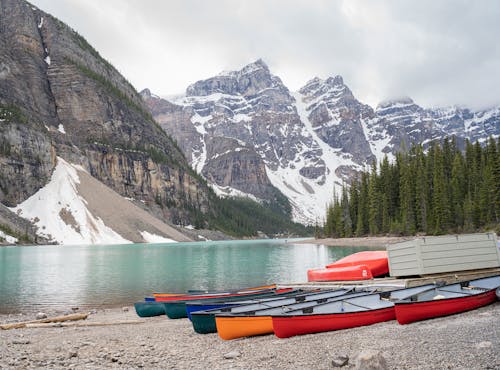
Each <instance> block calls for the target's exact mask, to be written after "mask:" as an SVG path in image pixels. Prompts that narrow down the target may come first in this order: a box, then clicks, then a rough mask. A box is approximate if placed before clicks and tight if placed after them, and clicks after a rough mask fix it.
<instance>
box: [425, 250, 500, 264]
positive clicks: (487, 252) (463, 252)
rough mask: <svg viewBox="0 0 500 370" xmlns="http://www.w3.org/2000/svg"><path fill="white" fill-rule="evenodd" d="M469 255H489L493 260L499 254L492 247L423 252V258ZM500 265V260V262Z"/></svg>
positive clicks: (464, 257) (463, 256)
mask: <svg viewBox="0 0 500 370" xmlns="http://www.w3.org/2000/svg"><path fill="white" fill-rule="evenodd" d="M469 256H488V258H490V259H491V260H493V261H495V260H497V254H496V253H495V251H492V250H491V249H490V248H482V249H478V250H476V251H473V250H470V249H466V250H457V251H441V252H432V253H422V259H423V260H424V261H426V260H433V259H439V258H449V257H457V258H462V259H467V258H468V257H469ZM499 266H500V262H499Z"/></svg>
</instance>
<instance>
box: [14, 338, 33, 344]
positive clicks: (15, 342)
mask: <svg viewBox="0 0 500 370" xmlns="http://www.w3.org/2000/svg"><path fill="white" fill-rule="evenodd" d="M30 343H31V341H30V340H28V339H14V340H13V341H12V344H30Z"/></svg>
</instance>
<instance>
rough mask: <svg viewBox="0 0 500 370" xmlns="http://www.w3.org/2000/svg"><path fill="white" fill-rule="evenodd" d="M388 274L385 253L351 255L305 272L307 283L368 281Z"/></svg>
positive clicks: (366, 252)
mask: <svg viewBox="0 0 500 370" xmlns="http://www.w3.org/2000/svg"><path fill="white" fill-rule="evenodd" d="M388 273H389V263H388V259H387V252H386V251H364V252H358V253H354V254H351V255H350V256H347V257H344V258H341V259H340V260H338V261H336V262H333V263H331V264H329V265H326V267H325V268H321V269H311V270H308V271H307V279H308V280H309V281H338V280H368V279H373V278H374V277H376V276H383V275H386V274H388Z"/></svg>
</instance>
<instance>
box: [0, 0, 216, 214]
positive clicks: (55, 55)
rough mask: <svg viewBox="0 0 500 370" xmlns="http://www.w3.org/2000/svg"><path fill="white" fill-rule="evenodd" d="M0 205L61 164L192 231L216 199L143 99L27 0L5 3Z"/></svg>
mask: <svg viewBox="0 0 500 370" xmlns="http://www.w3.org/2000/svg"><path fill="white" fill-rule="evenodd" d="M0 25H1V26H0V32H1V33H0V164H1V167H0V175H1V176H0V201H1V202H2V203H4V204H7V205H9V206H13V205H15V204H18V203H20V202H21V201H23V200H25V199H26V198H27V197H29V196H30V195H32V194H33V193H34V192H36V190H38V189H39V188H40V187H42V186H43V185H45V183H46V182H47V181H48V179H49V178H50V174H51V171H52V169H53V168H54V166H55V158H56V156H61V157H63V158H65V159H67V160H68V161H70V162H73V163H80V164H82V165H83V166H84V167H85V168H86V169H87V170H88V171H89V172H90V173H91V174H92V175H93V176H94V177H96V178H97V179H99V180H100V181H102V182H103V183H105V184H106V185H108V186H110V187H112V188H113V189H114V190H115V191H117V192H119V193H120V194H121V195H123V196H127V197H134V198H135V199H138V200H142V201H144V202H145V204H153V205H154V204H158V203H160V204H161V205H162V209H163V211H162V212H163V214H162V216H163V217H165V218H170V219H171V220H173V219H174V218H175V220H174V221H178V220H179V219H180V220H182V219H185V220H186V222H189V217H190V215H189V211H187V209H197V210H201V211H202V212H203V211H204V210H206V209H207V208H208V197H209V190H208V188H207V187H206V185H205V184H203V183H201V182H200V181H199V178H198V176H197V175H196V173H194V172H193V171H192V170H191V168H190V167H189V164H188V163H187V162H186V160H185V157H184V156H183V154H182V152H181V150H180V149H179V148H178V146H177V145H176V144H175V143H174V142H173V140H172V139H171V138H170V137H169V136H168V135H167V134H166V133H165V132H164V131H163V130H162V129H161V127H160V126H159V125H158V124H157V123H156V122H155V121H154V120H153V119H152V117H151V115H150V113H149V111H148V108H147V107H146V106H145V104H144V102H143V100H142V98H141V96H140V95H139V94H138V93H137V92H136V91H135V89H134V88H133V87H132V86H131V85H130V84H129V83H128V82H127V80H126V79H125V78H124V77H123V76H122V75H121V74H120V73H119V72H118V71H117V70H116V69H115V68H114V67H113V66H111V65H110V64H109V63H108V62H107V61H105V60H104V59H103V58H102V57H101V56H100V55H99V53H98V52H97V51H96V50H95V49H93V48H92V46H90V45H89V44H88V43H87V42H86V41H85V39H83V38H82V37H81V36H80V35H78V34H77V33H76V32H75V31H73V30H72V29H70V28H69V27H68V26H66V25H65V24H63V23H62V22H60V21H59V20H57V19H55V18H54V17H52V16H50V15H49V14H46V13H44V12H43V11H41V10H40V9H38V8H36V7H34V6H32V5H31V4H29V3H27V2H25V1H22V0H3V1H2V2H1V3H0Z"/></svg>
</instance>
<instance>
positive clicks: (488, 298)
mask: <svg viewBox="0 0 500 370" xmlns="http://www.w3.org/2000/svg"><path fill="white" fill-rule="evenodd" d="M498 287H500V276H493V277H489V278H483V279H477V280H471V281H468V282H464V283H457V284H449V285H444V286H441V287H434V288H432V289H429V290H427V291H423V292H420V293H418V294H415V295H412V296H410V297H407V298H406V299H402V300H399V301H397V302H395V313H396V319H397V321H398V322H399V323H400V324H409V323H412V322H415V321H420V320H425V319H430V318H434V317H440V316H447V315H452V314H456V313H459V312H465V311H469V310H473V309H476V308H478V307H482V306H486V305H488V304H490V303H492V302H494V301H495V300H496V293H495V291H496V289H497V288H498Z"/></svg>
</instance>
